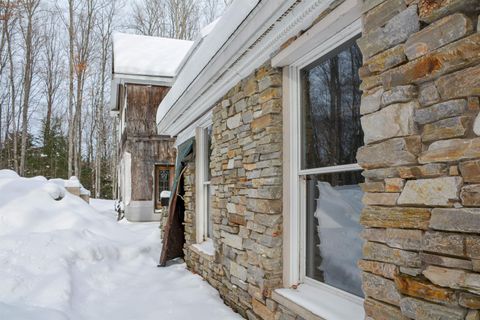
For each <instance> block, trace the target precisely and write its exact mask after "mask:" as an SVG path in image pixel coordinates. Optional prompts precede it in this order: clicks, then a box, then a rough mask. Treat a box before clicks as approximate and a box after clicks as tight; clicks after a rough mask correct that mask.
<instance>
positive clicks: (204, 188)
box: [195, 126, 211, 243]
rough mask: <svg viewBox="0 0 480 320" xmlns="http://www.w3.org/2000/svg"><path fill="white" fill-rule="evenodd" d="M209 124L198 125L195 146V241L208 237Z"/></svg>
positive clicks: (209, 189) (209, 188)
mask: <svg viewBox="0 0 480 320" xmlns="http://www.w3.org/2000/svg"><path fill="white" fill-rule="evenodd" d="M208 128H209V126H203V127H198V128H197V132H196V136H197V147H196V150H197V152H196V154H197V159H196V177H197V182H196V189H197V190H196V206H195V207H196V242H197V243H202V242H203V241H205V240H207V239H208V238H209V226H210V224H209V220H210V210H209V199H208V196H209V191H211V187H210V184H211V182H210V180H209V172H210V159H209V150H208V147H209V144H208V132H209V131H208V130H209V129H208Z"/></svg>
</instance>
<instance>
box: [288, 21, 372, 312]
mask: <svg viewBox="0 0 480 320" xmlns="http://www.w3.org/2000/svg"><path fill="white" fill-rule="evenodd" d="M360 32H361V21H360V19H359V20H356V21H355V22H354V23H352V25H351V26H350V27H348V28H346V29H344V30H342V31H341V32H339V33H338V34H336V35H335V36H334V37H332V38H331V39H329V40H328V41H327V42H326V43H325V45H324V46H322V47H319V48H317V50H316V52H310V53H309V54H307V55H305V56H303V57H302V58H301V59H299V60H298V61H296V62H294V63H292V64H291V65H289V66H287V67H285V68H284V78H283V79H284V90H285V94H284V103H285V105H287V106H289V107H288V108H286V109H285V112H286V114H285V118H286V119H288V124H286V129H287V131H288V133H287V134H286V136H285V145H286V146H288V147H287V148H288V159H289V160H288V162H289V170H288V171H287V172H285V176H284V179H286V181H288V182H287V183H288V185H289V188H288V191H287V193H286V194H285V197H288V201H287V203H286V209H287V208H288V209H287V210H288V217H287V219H286V220H285V221H286V222H287V224H286V226H285V227H286V228H288V230H286V232H285V234H286V236H287V238H286V243H285V245H286V246H288V248H287V252H288V254H287V255H286V256H285V259H286V260H284V264H285V273H284V282H285V284H286V285H287V286H291V285H298V284H308V285H315V286H316V287H319V288H320V289H322V290H324V289H325V290H327V291H331V292H334V293H336V294H337V295H339V296H345V297H347V298H348V300H350V301H352V302H355V303H356V304H361V303H362V302H363V299H362V298H359V297H357V296H355V295H353V294H350V293H348V292H344V291H342V290H340V289H337V288H334V287H332V286H329V285H327V284H325V283H322V282H320V281H317V280H314V279H312V278H308V277H306V276H305V271H306V270H305V259H304V258H305V253H306V252H305V249H306V248H305V241H306V240H305V239H304V236H303V235H304V234H305V233H304V232H305V227H306V224H305V223H306V221H305V220H306V212H305V210H306V205H305V204H304V201H303V199H305V196H306V183H305V182H306V180H305V179H306V176H307V175H310V174H322V173H335V172H343V171H357V170H362V168H361V167H360V166H359V165H358V164H356V163H352V164H346V165H338V166H329V167H320V168H313V169H302V167H301V163H302V161H301V151H302V150H301V143H299V138H300V137H301V114H300V112H301V108H300V107H299V106H300V105H301V81H300V79H301V70H302V69H303V68H305V67H307V66H308V65H310V64H311V63H312V62H314V61H316V60H318V59H319V58H321V57H322V56H324V55H325V54H327V53H328V52H330V51H332V50H334V49H335V48H337V47H339V46H341V45H342V44H344V43H346V42H348V41H349V40H351V39H353V38H355V37H357V36H358V34H359V33H360ZM287 131H285V132H287Z"/></svg>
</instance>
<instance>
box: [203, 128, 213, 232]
mask: <svg viewBox="0 0 480 320" xmlns="http://www.w3.org/2000/svg"><path fill="white" fill-rule="evenodd" d="M204 135H205V139H204V142H205V149H204V150H205V155H204V157H205V158H204V163H205V181H204V182H203V188H204V190H203V194H204V197H205V202H204V203H205V207H204V211H205V237H206V238H211V237H212V236H213V221H212V215H211V213H212V199H211V197H212V190H211V187H210V180H211V178H212V174H211V170H210V159H211V157H212V126H211V125H210V126H209V127H207V128H205V129H204Z"/></svg>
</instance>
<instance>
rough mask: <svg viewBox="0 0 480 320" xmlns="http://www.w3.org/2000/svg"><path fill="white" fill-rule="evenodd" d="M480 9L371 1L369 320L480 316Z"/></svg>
mask: <svg viewBox="0 0 480 320" xmlns="http://www.w3.org/2000/svg"><path fill="white" fill-rule="evenodd" d="M479 11H480V3H479V2H478V1H476V0H450V1H431V0H420V1H404V0H386V1H378V0H366V1H365V3H364V16H363V22H364V33H363V35H362V38H361V39H359V40H358V44H359V46H360V47H361V50H362V52H363V55H364V65H363V68H362V69H361V70H360V74H361V77H362V79H363V84H362V86H363V88H362V89H363V90H364V95H363V98H362V107H361V112H362V114H363V117H362V127H363V130H364V132H365V143H366V145H365V146H364V147H362V148H361V149H360V150H359V151H358V155H357V157H358V161H359V163H360V164H361V166H362V167H363V168H365V169H366V171H365V172H364V176H365V177H366V182H365V184H364V185H363V189H364V191H365V192H366V194H365V198H364V203H365V205H366V207H365V209H364V211H363V214H362V217H361V222H362V224H363V225H364V226H365V230H364V232H363V237H364V239H365V240H366V243H365V246H364V252H363V260H362V261H360V262H359V266H360V268H361V269H363V271H364V273H363V289H364V292H365V295H366V300H365V310H366V314H367V316H368V318H369V319H376V320H379V319H417V320H420V319H425V320H426V319H429V320H434V319H452V320H453V319H459V320H460V319H480V313H479V311H478V309H480V290H479V289H478V283H479V281H480V273H479V272H480V268H479V266H480V263H479V261H480V260H479V259H480V250H479V248H480V209H479V208H478V206H479V205H480V201H479V199H480V193H479V190H480V185H478V184H477V183H478V182H479V180H478V177H479V172H480V162H479V161H478V158H480V138H478V137H477V135H478V133H480V132H477V133H475V131H474V123H475V121H478V120H475V119H476V118H478V117H479V116H478V113H479V98H478V96H480V65H479V63H480V33H479V26H478V14H479ZM378 124H381V125H378Z"/></svg>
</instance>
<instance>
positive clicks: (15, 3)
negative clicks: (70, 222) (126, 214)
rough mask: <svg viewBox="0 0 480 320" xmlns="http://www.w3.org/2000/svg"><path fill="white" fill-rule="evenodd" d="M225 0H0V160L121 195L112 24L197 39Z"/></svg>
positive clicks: (24, 171)
mask: <svg viewBox="0 0 480 320" xmlns="http://www.w3.org/2000/svg"><path fill="white" fill-rule="evenodd" d="M229 2H230V1H227V0H202V1H195V0H138V1H127V0H0V169H5V168H8V169H12V170H15V171H16V172H18V173H19V174H20V175H21V176H27V177H32V176H38V175H42V176H45V177H47V178H68V177H70V176H72V175H75V176H77V177H79V178H80V180H81V182H82V183H83V185H84V186H85V187H86V188H87V189H89V190H90V191H91V192H92V196H93V197H97V198H100V197H101V198H112V197H115V190H114V189H115V188H114V187H113V186H114V185H115V179H116V165H115V164H116V162H117V161H116V157H117V154H116V153H117V150H116V144H117V143H116V141H115V139H116V136H117V134H116V127H117V124H116V123H115V121H114V119H113V118H112V117H110V114H109V109H110V106H109V100H110V75H111V64H112V63H111V42H112V34H113V33H114V32H126V33H135V34H142V35H150V36H160V37H169V38H176V39H186V40H193V39H195V37H196V36H197V34H198V33H199V32H200V30H201V28H202V27H203V26H206V25H207V24H208V23H210V22H212V21H213V20H215V19H216V18H217V17H218V16H219V15H221V13H222V12H223V10H224V9H225V7H226V6H227V5H228V4H229Z"/></svg>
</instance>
